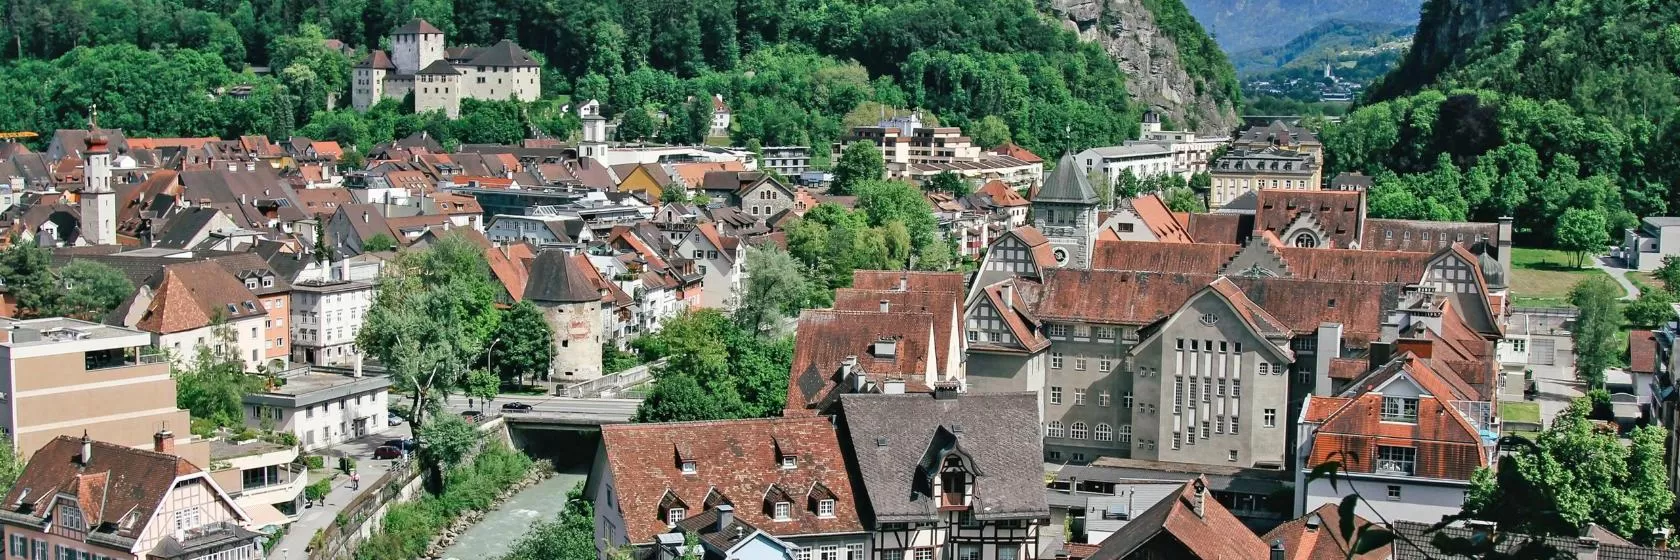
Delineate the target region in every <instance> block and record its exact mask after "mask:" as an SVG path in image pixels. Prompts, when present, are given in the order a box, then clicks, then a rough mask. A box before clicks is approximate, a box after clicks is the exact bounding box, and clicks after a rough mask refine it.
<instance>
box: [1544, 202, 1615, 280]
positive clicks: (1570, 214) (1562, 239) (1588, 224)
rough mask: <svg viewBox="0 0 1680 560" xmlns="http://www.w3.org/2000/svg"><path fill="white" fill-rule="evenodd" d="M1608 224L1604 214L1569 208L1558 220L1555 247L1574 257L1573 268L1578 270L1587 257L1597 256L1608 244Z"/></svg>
mask: <svg viewBox="0 0 1680 560" xmlns="http://www.w3.org/2000/svg"><path fill="white" fill-rule="evenodd" d="M1609 228H1610V224H1609V222H1608V221H1607V220H1606V218H1605V216H1604V213H1603V212H1601V211H1598V210H1592V209H1586V208H1570V209H1568V210H1565V211H1564V212H1563V216H1562V217H1560V218H1558V224H1557V245H1558V248H1559V249H1563V250H1565V251H1569V252H1570V253H1573V254H1574V255H1575V267H1576V268H1580V267H1581V266H1582V265H1583V264H1584V263H1585V262H1586V260H1587V257H1589V256H1592V255H1597V254H1598V252H1599V251H1603V250H1604V246H1605V245H1606V244H1608V243H1609V242H1610V235H1609V233H1608V230H1609Z"/></svg>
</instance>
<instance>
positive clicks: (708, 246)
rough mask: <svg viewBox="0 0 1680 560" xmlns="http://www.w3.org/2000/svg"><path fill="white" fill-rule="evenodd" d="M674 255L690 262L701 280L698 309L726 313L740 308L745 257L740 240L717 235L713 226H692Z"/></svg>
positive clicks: (744, 250) (708, 224)
mask: <svg viewBox="0 0 1680 560" xmlns="http://www.w3.org/2000/svg"><path fill="white" fill-rule="evenodd" d="M677 254H678V255H680V256H682V257H683V258H692V259H694V261H695V264H696V265H697V266H698V267H699V269H700V274H701V275H702V276H704V277H705V280H703V281H702V284H701V293H700V306H701V307H710V308H714V309H725V310H730V309H735V307H736V306H738V305H740V304H741V299H740V298H741V290H742V284H743V283H745V282H746V279H747V274H746V267H745V263H746V260H747V253H746V249H745V248H743V247H742V246H741V243H740V239H737V238H733V237H726V236H724V235H722V234H719V233H718V231H717V226H716V225H714V224H712V223H710V222H707V223H703V224H699V225H696V226H694V229H693V230H691V231H689V232H688V235H686V236H684V237H683V239H682V241H681V242H680V243H678V244H677Z"/></svg>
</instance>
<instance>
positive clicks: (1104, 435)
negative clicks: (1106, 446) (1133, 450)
mask: <svg viewBox="0 0 1680 560" xmlns="http://www.w3.org/2000/svg"><path fill="white" fill-rule="evenodd" d="M1097 441H1114V428H1110V427H1109V426H1108V424H1097Z"/></svg>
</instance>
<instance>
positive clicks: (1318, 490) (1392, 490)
mask: <svg viewBox="0 0 1680 560" xmlns="http://www.w3.org/2000/svg"><path fill="white" fill-rule="evenodd" d="M1305 482H1306V481H1305V475H1304V474H1299V475H1297V479H1296V483H1295V487H1296V488H1306V491H1305V492H1299V495H1300V496H1301V497H1300V499H1299V500H1298V501H1297V503H1296V504H1295V515H1296V517H1300V516H1301V515H1302V514H1304V513H1305V512H1308V511H1312V510H1314V509H1317V508H1318V507H1319V506H1322V505H1324V504H1339V503H1341V501H1342V498H1343V497H1345V496H1348V495H1350V494H1352V493H1353V490H1358V491H1359V494H1360V495H1361V496H1364V497H1365V499H1364V500H1361V501H1360V502H1359V508H1358V510H1357V511H1356V513H1358V514H1359V515H1360V516H1361V517H1364V518H1366V519H1387V520H1389V521H1395V520H1400V519H1404V520H1408V521H1417V522H1421V523H1434V522H1437V521H1440V520H1441V518H1442V517H1445V516H1448V515H1452V514H1456V513H1458V512H1460V511H1462V510H1463V509H1464V496H1465V494H1466V493H1467V492H1469V490H1470V483H1469V482H1468V481H1460V480H1432V479H1419V478H1413V477H1384V476H1376V475H1364V474H1355V473H1342V475H1341V479H1340V480H1338V481H1337V482H1336V487H1335V488H1332V487H1331V485H1330V481H1329V480H1324V479H1320V480H1314V481H1312V482H1311V483H1310V484H1304V483H1305Z"/></svg>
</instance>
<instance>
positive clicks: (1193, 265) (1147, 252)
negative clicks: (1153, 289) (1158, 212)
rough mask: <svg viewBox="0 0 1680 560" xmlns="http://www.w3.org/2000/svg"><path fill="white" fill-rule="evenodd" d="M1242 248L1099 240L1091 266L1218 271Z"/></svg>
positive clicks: (1189, 271)
mask: <svg viewBox="0 0 1680 560" xmlns="http://www.w3.org/2000/svg"><path fill="white" fill-rule="evenodd" d="M1241 250H1242V247H1239V246H1236V245H1216V244H1212V243H1157V242H1154V241H1120V240H1106V241H1099V242H1098V243H1097V245H1096V248H1094V249H1092V251H1091V268H1097V269H1107V270H1139V271H1148V272H1176V273H1186V274H1219V272H1220V271H1221V270H1224V268H1225V265H1226V263H1229V262H1231V258H1232V257H1235V256H1236V255H1237V253H1238V252H1239V251H1241Z"/></svg>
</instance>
